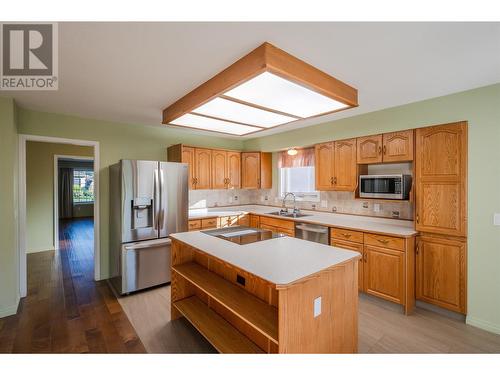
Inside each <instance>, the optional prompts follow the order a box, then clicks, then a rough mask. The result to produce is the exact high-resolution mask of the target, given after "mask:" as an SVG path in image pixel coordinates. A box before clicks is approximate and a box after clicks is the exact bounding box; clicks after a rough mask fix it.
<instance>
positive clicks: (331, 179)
mask: <svg viewBox="0 0 500 375" xmlns="http://www.w3.org/2000/svg"><path fill="white" fill-rule="evenodd" d="M330 185H333V177H330Z"/></svg>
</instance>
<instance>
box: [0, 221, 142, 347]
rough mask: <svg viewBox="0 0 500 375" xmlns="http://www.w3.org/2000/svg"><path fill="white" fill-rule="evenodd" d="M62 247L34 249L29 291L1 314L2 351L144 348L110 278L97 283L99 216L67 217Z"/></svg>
mask: <svg viewBox="0 0 500 375" xmlns="http://www.w3.org/2000/svg"><path fill="white" fill-rule="evenodd" d="M59 248H60V250H58V251H44V252H40V253H33V254H28V295H27V297H26V298H23V299H22V300H21V303H20V307H19V311H18V313H17V314H16V315H13V316H10V317H6V318H3V319H0V353H144V352H145V348H144V346H143V344H142V342H141V340H140V339H139V337H138V336H137V334H136V332H135V330H134V328H133V326H132V325H131V324H130V322H129V320H128V318H127V316H126V314H125V313H124V311H123V309H122V308H121V306H120V304H119V303H118V301H117V300H116V297H115V296H114V295H113V293H112V292H111V290H110V288H109V286H108V284H107V282H106V281H100V282H95V281H94V280H93V278H94V260H93V221H92V219H88V218H86V219H77V220H69V221H61V226H60V230H59Z"/></svg>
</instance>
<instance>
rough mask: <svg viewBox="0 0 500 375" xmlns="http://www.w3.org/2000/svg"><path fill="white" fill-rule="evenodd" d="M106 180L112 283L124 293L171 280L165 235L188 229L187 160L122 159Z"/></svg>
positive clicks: (167, 243)
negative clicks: (175, 161) (107, 187)
mask: <svg viewBox="0 0 500 375" xmlns="http://www.w3.org/2000/svg"><path fill="white" fill-rule="evenodd" d="M109 182H110V183H109V195H110V215H109V219H110V241H109V242H110V275H111V284H112V285H113V287H114V288H115V289H116V291H117V292H118V293H119V294H127V293H130V292H134V291H136V290H140V289H144V288H149V287H152V286H155V285H159V284H164V283H167V282H170V266H171V264H170V256H171V255H170V254H171V251H170V246H171V243H170V240H169V239H168V238H167V237H168V235H169V234H171V233H176V232H185V231H187V222H188V165H187V164H182V163H166V162H158V161H146V160H121V161H120V162H119V163H117V164H114V165H112V166H111V167H110V168H109Z"/></svg>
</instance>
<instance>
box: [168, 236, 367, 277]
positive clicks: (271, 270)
mask: <svg viewBox="0 0 500 375" xmlns="http://www.w3.org/2000/svg"><path fill="white" fill-rule="evenodd" d="M170 237H171V238H173V239H177V240H179V241H182V242H184V243H186V244H188V245H190V246H193V247H195V248H196V249H199V250H201V251H203V252H205V253H207V254H210V255H212V256H214V257H216V258H218V259H220V260H223V261H225V262H227V263H229V264H232V265H234V266H236V267H238V268H241V269H243V270H245V271H248V272H250V273H252V274H254V275H256V276H258V277H260V278H262V279H264V280H267V281H269V282H271V283H273V284H276V285H286V284H290V283H293V282H294V281H297V280H300V279H302V278H304V277H306V276H309V275H312V274H314V273H316V272H319V271H321V270H324V269H326V268H328V267H331V266H334V265H336V264H340V263H343V262H345V261H347V260H349V259H352V258H356V257H359V256H360V255H359V253H358V252H355V251H350V250H344V249H340V248H338V247H332V246H328V245H322V244H319V243H316V242H310V241H305V240H301V239H298V238H293V237H281V238H273V239H270V240H265V241H260V242H254V243H250V244H246V245H238V244H236V243H233V242H230V241H226V240H223V239H220V238H217V237H213V236H210V235H208V234H205V233H203V232H201V231H195V232H183V233H175V234H171V235H170Z"/></svg>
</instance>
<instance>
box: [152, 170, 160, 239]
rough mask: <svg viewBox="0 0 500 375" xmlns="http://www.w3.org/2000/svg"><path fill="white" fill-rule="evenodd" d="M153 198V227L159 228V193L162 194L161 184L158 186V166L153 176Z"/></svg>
mask: <svg viewBox="0 0 500 375" xmlns="http://www.w3.org/2000/svg"><path fill="white" fill-rule="evenodd" d="M153 181H154V183H153V190H154V191H153V199H154V211H153V223H154V225H153V227H154V229H155V230H158V219H159V216H160V215H159V213H160V212H159V211H160V208H159V205H160V202H159V199H158V197H159V195H160V190H159V186H158V168H156V169H155V170H154V176H153Z"/></svg>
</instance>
